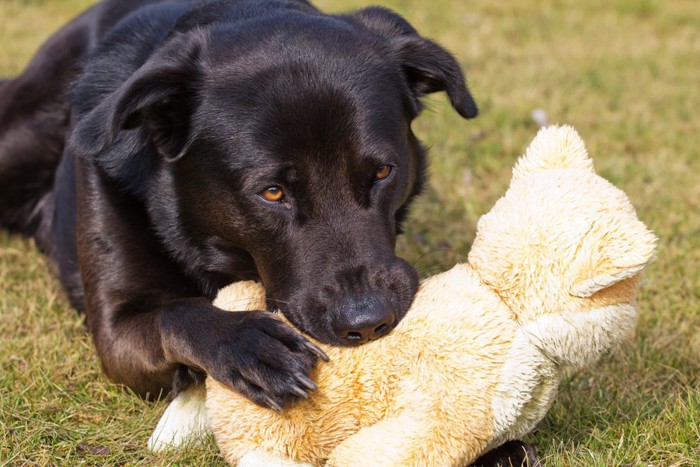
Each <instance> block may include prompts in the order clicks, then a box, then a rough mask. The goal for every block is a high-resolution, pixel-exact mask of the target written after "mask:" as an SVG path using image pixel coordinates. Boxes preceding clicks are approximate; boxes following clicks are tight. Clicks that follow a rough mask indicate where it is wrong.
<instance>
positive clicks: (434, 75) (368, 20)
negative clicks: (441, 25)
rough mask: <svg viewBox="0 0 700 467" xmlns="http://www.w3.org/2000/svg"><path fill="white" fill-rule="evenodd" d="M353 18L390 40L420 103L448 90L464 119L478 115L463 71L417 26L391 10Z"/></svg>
mask: <svg viewBox="0 0 700 467" xmlns="http://www.w3.org/2000/svg"><path fill="white" fill-rule="evenodd" d="M350 17H351V18H352V19H353V20H354V21H355V22H357V23H360V24H361V25H363V26H364V27H365V28H367V29H368V30H369V31H371V32H373V33H374V34H376V35H378V36H380V37H382V38H384V39H385V40H386V41H387V43H388V44H389V46H390V47H391V48H392V51H393V52H394V53H395V54H396V56H397V58H398V60H399V61H400V63H401V66H402V67H403V71H404V73H405V75H406V79H407V80H408V84H409V86H410V87H411V91H412V92H413V95H414V98H415V99H416V103H417V104H418V102H417V101H418V99H419V98H421V97H423V96H424V95H426V94H429V93H433V92H439V91H445V92H447V96H448V97H449V99H450V103H451V104H452V106H453V107H454V108H455V110H456V111H457V112H458V113H459V114H460V115H461V116H462V117H464V118H474V117H476V116H477V114H478V109H477V106H476V103H475V102H474V98H473V97H472V95H471V94H470V93H469V90H468V89H467V85H466V83H465V78H464V74H463V73H462V69H461V68H460V66H459V64H458V63H457V60H456V59H455V58H454V57H453V56H452V54H450V53H449V52H448V51H447V50H445V49H444V48H442V47H440V46H439V45H437V44H436V43H435V42H432V41H430V40H428V39H425V38H424V37H421V36H420V35H419V34H418V32H417V31H416V30H415V29H414V28H413V26H411V25H410V24H409V23H408V22H407V21H406V20H404V19H403V18H402V17H401V16H399V15H398V14H396V13H394V12H392V11H391V10H387V9H385V8H381V7H370V8H365V9H363V10H360V11H357V12H355V13H353V14H352V15H351V16H350ZM418 108H420V106H419V107H418Z"/></svg>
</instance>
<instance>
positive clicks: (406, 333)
mask: <svg viewBox="0 0 700 467" xmlns="http://www.w3.org/2000/svg"><path fill="white" fill-rule="evenodd" d="M655 242H656V239H655V237H654V236H653V234H651V233H650V232H649V231H648V230H647V229H646V227H645V226H644V224H642V223H641V222H640V221H639V220H638V219H637V216H636V214H635V212H634V209H633V208H632V206H631V204H630V202H629V200H628V199H627V197H626V196H625V195H624V193H622V192H621V191H620V190H618V189H617V188H615V187H613V186H612V185H611V184H609V183H608V182H607V181H605V180H604V179H602V178H600V177H598V176H597V175H595V172H594V171H593V166H592V162H591V160H590V159H589V158H588V156H587V154H586V152H585V148H584V147H583V143H582V141H581V140H580V138H579V137H578V135H577V134H576V133H575V132H574V131H573V129H571V128H570V127H562V128H554V127H552V128H549V129H546V130H542V131H541V132H540V134H539V135H538V136H537V138H536V139H535V141H534V142H533V143H532V145H531V146H530V148H529V149H528V153H527V154H526V156H524V157H523V158H521V160H520V161H519V162H518V165H517V166H516V168H515V170H514V175H513V180H512V182H511V187H510V188H509V190H508V192H507V193H506V195H505V196H504V197H503V198H501V199H500V200H499V201H498V202H497V204H496V206H495V207H494V208H493V209H492V211H491V212H490V213H489V214H486V215H485V216H483V217H482V218H481V220H480V221H479V225H478V229H477V237H476V240H475V241H474V244H473V246H472V250H471V252H470V253H469V262H468V263H467V264H459V265H457V266H455V267H454V268H453V269H451V270H450V271H447V272H445V273H443V274H440V275H437V276H434V277H432V278H430V279H428V280H427V281H425V282H424V283H423V284H422V286H421V288H420V290H419V292H418V294H417V296H416V299H415V301H414V303H413V305H412V307H411V310H410V311H409V313H408V314H407V315H406V317H405V318H404V319H403V321H402V322H401V323H399V325H398V326H397V328H396V329H395V330H394V331H392V333H391V334H390V335H389V336H387V337H384V338H382V339H380V340H378V341H374V342H371V343H369V344H366V345H364V346H361V347H358V348H331V347H327V346H321V347H322V348H323V350H324V351H325V352H326V353H327V354H328V356H329V357H330V362H328V363H324V364H321V365H319V367H318V368H317V369H316V371H315V375H314V378H315V381H316V382H317V383H318V386H319V389H318V391H316V392H314V393H313V394H312V396H311V397H310V398H309V399H307V400H304V401H302V402H301V403H299V404H297V405H295V406H293V407H291V408H290V409H288V410H286V411H285V412H284V413H277V412H274V411H272V410H269V409H265V408H261V407H258V406H256V405H255V404H253V403H251V402H249V401H248V400H246V399H245V398H243V397H242V396H239V395H238V394H236V393H235V392H233V391H231V390H229V389H228V388H226V387H224V386H223V385H221V384H219V383H218V382H216V381H214V380H212V379H211V378H209V379H208V380H207V393H206V409H207V418H208V420H207V423H208V426H209V429H210V430H211V431H212V432H213V433H214V435H215V437H216V441H217V443H218V444H219V446H220V448H221V452H222V454H223V455H224V457H225V458H226V459H227V460H228V461H229V462H231V463H232V464H236V463H238V462H240V465H273V464H277V465H297V464H303V463H308V464H311V465H323V464H324V463H327V464H328V465H334V466H341V465H343V466H345V465H347V466H356V465H395V466H412V465H413V466H432V465H440V466H448V465H465V464H467V463H469V462H471V461H473V460H475V459H476V458H477V457H478V456H479V455H481V454H483V453H484V452H486V451H487V450H489V449H490V448H493V447H496V446H498V445H500V444H501V443H503V442H505V441H507V440H510V439H517V438H519V437H521V436H523V435H524V434H526V433H528V432H529V431H530V430H532V428H533V427H534V426H535V424H537V423H538V422H539V421H540V420H541V419H542V418H543V417H544V415H545V413H546V411H547V410H548V409H549V407H550V406H551V404H552V402H553V400H554V397H555V394H556V390H557V386H558V384H559V382H560V379H561V377H562V375H563V373H564V371H565V370H566V369H568V368H577V367H581V366H584V365H587V364H590V363H593V362H595V361H596V360H597V359H598V358H599V357H600V356H601V355H603V354H604V353H605V352H608V351H609V350H610V349H611V348H612V347H614V346H615V345H616V344H618V343H619V342H620V341H622V340H623V339H624V338H625V337H626V336H628V335H629V334H630V332H631V331H632V329H633V327H634V323H635V309H634V296H635V293H636V289H637V285H638V282H639V273H640V271H641V269H642V268H643V267H644V266H645V265H646V264H648V263H649V262H650V261H651V259H652V257H653V253H654V248H655ZM215 303H216V304H217V305H218V306H220V307H222V308H224V309H227V308H228V309H240V308H241V306H240V305H241V303H247V304H248V305H249V307H250V309H260V308H262V307H263V305H264V291H263V290H262V288H261V287H260V286H259V285H257V284H254V283H238V284H234V285H233V286H230V287H228V288H226V289H224V290H222V291H221V293H220V295H219V297H218V298H217V301H216V302H215ZM285 462H287V463H285Z"/></svg>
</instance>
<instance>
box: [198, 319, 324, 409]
mask: <svg viewBox="0 0 700 467" xmlns="http://www.w3.org/2000/svg"><path fill="white" fill-rule="evenodd" d="M219 318H221V319H222V320H223V321H230V322H227V323H220V324H221V326H222V327H221V328H222V329H226V330H230V331H229V332H223V333H221V334H218V335H216V336H212V339H214V340H216V342H211V344H210V345H209V346H208V347H209V348H210V349H214V350H213V351H212V354H211V355H208V358H207V359H208V360H209V361H208V362H206V365H205V369H206V370H207V372H208V373H209V375H210V376H211V377H212V378H214V379H215V380H217V381H219V382H221V383H223V384H226V385H228V386H231V387H233V388H235V389H236V390H237V391H238V392H240V393H241V394H243V395H244V396H246V397H248V398H249V399H250V400H252V401H253V402H255V403H256V404H258V405H261V406H263V407H269V408H272V409H275V410H277V411H281V410H282V409H283V407H284V406H285V405H287V404H290V403H292V402H294V401H296V400H299V399H300V398H306V397H308V393H309V391H313V390H315V389H316V388H317V386H316V384H315V383H314V382H313V381H312V380H311V378H310V377H309V375H310V373H311V370H312V369H313V367H314V365H315V364H316V362H317V360H318V359H319V358H321V359H324V360H327V359H328V357H327V356H326V355H325V354H324V353H323V351H322V350H320V349H319V348H318V347H317V346H316V345H314V344H312V343H311V342H310V341H309V340H308V339H306V338H305V337H304V336H302V335H301V334H299V333H298V332H297V331H296V330H294V329H293V328H292V327H291V326H289V325H287V324H285V323H283V322H282V321H281V320H279V319H277V318H276V317H275V316H274V315H273V314H272V313H267V312H263V311H259V312H252V313H247V312H245V313H222V314H221V316H220V317H219Z"/></svg>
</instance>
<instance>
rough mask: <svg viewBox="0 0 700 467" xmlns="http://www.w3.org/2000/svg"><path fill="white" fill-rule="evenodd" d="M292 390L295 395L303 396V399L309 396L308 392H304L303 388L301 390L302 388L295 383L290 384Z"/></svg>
mask: <svg viewBox="0 0 700 467" xmlns="http://www.w3.org/2000/svg"><path fill="white" fill-rule="evenodd" d="M292 392H293V393H294V394H296V395H297V396H299V397H303V398H304V399H308V398H309V393H308V392H306V391H304V390H303V389H302V388H300V387H299V386H296V385H294V386H292Z"/></svg>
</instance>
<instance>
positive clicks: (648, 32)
mask: <svg viewBox="0 0 700 467" xmlns="http://www.w3.org/2000/svg"><path fill="white" fill-rule="evenodd" d="M376 1H377V2H378V3H381V4H383V5H385V6H388V7H391V8H393V9H395V10H397V11H398V12H400V13H401V14H403V15H404V16H405V17H407V18H408V19H409V20H410V21H411V22H412V23H413V24H414V25H415V26H416V27H417V29H418V30H420V31H421V32H422V33H424V34H425V35H427V36H429V37H432V38H433V39H435V40H437V41H438V42H440V43H441V44H443V45H445V46H446V47H447V48H449V49H450V50H451V51H453V52H454V53H455V54H456V56H457V57H459V60H460V61H461V63H462V65H463V66H464V68H465V70H466V72H467V75H468V78H469V83H470V86H471V89H472V91H473V92H474V94H475V96H476V98H477V101H478V103H479V105H480V108H481V116H480V117H479V118H478V119H477V120H474V121H469V122H465V121H463V120H461V119H459V117H458V116H457V115H456V114H455V113H454V112H452V111H451V109H450V108H449V106H448V104H447V102H446V100H445V99H444V98H443V97H442V96H436V97H431V98H430V99H428V109H427V110H426V111H425V113H424V114H423V116H422V117H421V118H420V119H419V120H418V121H416V123H415V124H414V130H415V132H416V133H417V134H418V135H419V137H421V138H422V139H423V141H424V142H425V143H427V145H428V146H429V147H430V148H431V157H430V159H431V178H430V185H429V187H428V189H427V192H426V193H425V195H424V196H423V197H422V198H421V199H420V201H419V202H418V203H417V204H416V205H415V207H414V209H413V210H412V214H411V217H410V221H409V222H408V230H407V232H406V234H405V236H404V237H403V238H402V239H401V241H400V243H399V250H400V252H401V254H402V255H403V256H405V257H406V258H408V259H409V260H410V261H412V262H413V263H414V264H415V265H416V267H417V268H418V270H419V271H420V272H421V274H422V275H423V276H424V277H425V276H428V275H430V274H433V273H436V272H439V271H441V270H444V269H445V268H447V267H449V266H451V265H452V264H454V263H455V262H456V261H459V260H462V259H464V258H465V256H466V253H467V251H468V249H469V246H470V244H471V241H472V239H473V234H474V227H475V224H476V221H477V219H478V217H479V216H480V215H481V214H483V213H484V212H486V211H487V210H488V209H489V208H490V206H491V205H492V204H493V202H494V201H495V200H496V199H497V198H498V197H499V196H500V195H502V194H503V192H504V190H505V187H506V186H507V183H508V180H509V176H510V169H511V167H512V165H513V163H514V161H515V159H516V158H517V157H518V156H519V155H520V154H521V153H522V151H523V149H524V148H525V147H526V145H527V144H528V142H529V141H530V139H531V138H532V137H533V136H534V134H535V133H536V131H537V123H536V122H535V121H534V120H533V118H532V117H531V112H532V111H533V110H534V109H541V110H543V111H544V112H545V113H546V115H547V116H548V118H549V120H550V121H551V122H552V123H570V124H572V125H574V126H575V127H576V128H577V129H578V130H579V132H580V133H581V135H582V136H583V138H584V139H585V140H586V142H587V145H588V149H589V152H590V154H591V155H592V156H593V158H594V160H595V163H596V167H597V169H598V171H599V172H600V173H601V174H603V175H604V176H605V177H607V178H608V179H609V180H611V181H612V182H613V183H615V184H616V185H618V186H619V187H621V188H622V189H623V190H625V191H626V192H627V193H628V194H629V196H630V197H631V199H632V201H633V203H634V204H635V207H636V208H637V210H638V213H639V215H640V217H641V218H642V219H643V220H644V221H645V222H646V223H647V224H648V225H649V226H650V227H651V228H652V229H653V230H654V231H655V232H656V234H657V235H658V236H659V237H660V247H659V254H658V259H657V261H656V263H655V264H654V265H653V266H652V267H651V268H650V269H649V270H648V274H647V280H646V281H645V282H644V284H643V286H642V287H641V291H640V296H639V301H638V311H639V324H638V330H637V334H636V336H635V338H634V340H633V342H631V343H630V344H629V345H627V346H625V347H624V348H622V349H620V350H619V351H618V352H616V353H615V354H613V355H611V356H609V357H608V358H606V359H605V360H604V361H603V362H601V363H600V364H599V365H597V366H596V367H595V368H593V369H591V370H587V371H583V372H580V373H579V374H577V375H575V376H574V377H572V378H570V379H567V380H566V381H565V382H564V383H563V384H562V387H561V393H560V397H559V399H558V401H557V403H556V404H555V406H554V407H553V409H552V410H551V412H550V415H549V416H548V418H547V419H546V420H545V421H544V422H543V423H542V424H541V425H540V426H539V428H538V430H537V431H536V432H535V433H533V434H532V435H530V436H529V437H528V439H527V440H528V441H530V442H532V443H533V444H535V445H536V446H537V448H538V450H539V452H540V454H541V456H542V457H543V458H544V460H545V462H546V465H551V466H557V465H565V466H569V465H580V466H584V465H585V466H588V465H600V466H608V465H654V466H671V465H699V464H700V332H699V331H700V181H699V180H700V177H699V176H698V173H699V172H700V131H698V129H699V128H700V126H699V125H700V120H699V119H698V117H697V111H698V109H700V85H698V83H699V82H700V3H699V2H697V1H696V0H684V1H683V0H666V1H662V0H613V1H608V0H590V1H586V2H582V1H579V0H556V1H550V2H539V1H535V0H521V1H515V0H512V1H498V2H497V1H492V0H470V1H464V0H432V1H429V2H427V1H425V0H376ZM89 3H90V2H89V1H86V0H2V1H1V2H0V76H11V75H13V74H15V73H18V72H19V71H20V70H21V68H22V67H23V66H24V64H26V62H27V60H28V59H29V57H30V55H31V53H32V52H33V51H34V50H35V49H36V48H37V46H38V45H39V44H40V43H41V42H42V41H43V40H44V39H45V38H46V37H47V36H48V35H49V34H50V33H51V32H52V31H54V30H55V29H56V28H58V27H59V26H60V25H61V24H62V23H63V22H64V21H66V20H67V19H68V18H70V17H71V16H72V15H74V14H75V13H77V12H79V11H80V10H81V9H82V8H84V7H85V6H87V5H88V4H89ZM316 3H317V5H319V6H321V7H322V8H324V9H326V10H327V11H344V10H348V9H351V8H357V7H361V6H365V5H367V4H368V3H367V2H366V1H360V0H346V1H339V0H336V1H332V0H318V1H317V2H316ZM0 287H1V289H0V336H1V339H0V428H1V429H0V464H3V463H7V464H9V465H79V464H85V465H117V464H119V465H171V464H178V465H216V464H221V463H222V462H221V460H220V459H218V457H217V454H216V448H215V447H214V446H213V445H212V444H211V443H210V444H208V445H207V446H205V447H204V448H196V449H195V448H193V449H190V450H188V451H187V452H184V453H180V454H178V455H168V456H165V455H159V456H154V455H152V454H150V453H148V452H147V451H146V450H145V443H146V440H147V438H148V436H149V434H150V431H151V430H152V428H153V427H154V426H155V423H156V421H157V419H158V417H159V415H160V413H162V411H163V409H164V407H165V404H164V403H162V402H161V403H156V404H152V403H145V402H143V401H141V400H139V399H138V398H136V397H134V396H132V395H130V394H128V393H127V392H126V391H124V390H122V389H121V388H119V387H118V386H116V385H113V384H111V383H109V382H108V381H106V379H105V378H104V377H103V376H102V375H101V372H100V369H99V362H98V360H97V358H96V355H95V352H94V350H93V349H92V347H91V342H90V338H89V336H88V335H87V334H86V332H85V329H84V327H83V319H82V317H81V316H78V315H77V314H76V313H75V312H74V311H73V310H71V309H70V308H69V306H68V305H67V303H66V300H65V298H64V296H63V295H62V292H61V290H60V287H59V285H58V283H57V281H56V280H55V279H54V277H53V276H52V274H51V273H50V272H49V270H48V268H47V264H46V262H45V261H44V260H43V259H42V258H41V256H40V255H39V254H38V253H37V251H36V248H35V247H34V246H33V245H32V243H31V242H29V241H26V240H23V239H20V238H17V237H13V236H9V235H7V234H6V233H4V232H3V233H0Z"/></svg>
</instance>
